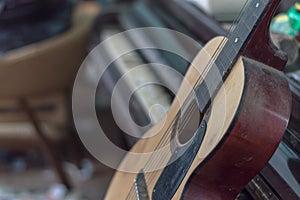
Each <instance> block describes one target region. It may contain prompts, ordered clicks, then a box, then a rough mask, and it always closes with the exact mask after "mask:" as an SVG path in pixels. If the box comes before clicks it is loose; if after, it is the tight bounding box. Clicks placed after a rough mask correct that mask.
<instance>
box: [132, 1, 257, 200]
mask: <svg viewBox="0 0 300 200" xmlns="http://www.w3.org/2000/svg"><path fill="white" fill-rule="evenodd" d="M248 2H249V0H248V1H247V3H246V4H245V5H244V6H243V8H242V11H241V13H240V14H239V16H238V17H237V18H236V19H235V21H234V22H233V24H232V25H231V27H230V29H229V31H228V33H227V36H229V34H230V33H231V32H232V30H234V25H235V24H236V22H237V21H239V20H240V19H241V16H242V13H243V11H245V8H246V5H247V4H248ZM254 2H255V1H252V4H253V3H254ZM227 38H228V37H227ZM227 38H226V37H224V38H223V39H222V41H221V42H220V44H219V45H218V48H217V50H216V51H215V52H214V54H213V56H212V57H211V59H210V61H209V63H208V64H207V65H206V67H205V68H204V71H203V72H204V73H202V74H201V75H200V77H199V78H198V80H197V81H196V84H195V86H198V84H199V83H200V82H203V81H205V78H204V79H203V77H205V76H203V74H207V73H208V71H209V70H210V69H211V66H212V65H211V64H212V63H213V62H214V61H215V59H216V58H217V57H218V56H219V54H220V53H221V51H222V49H221V48H220V47H224V45H225V44H226V42H230V43H231V44H232V41H230V40H228V39H227ZM233 47H234V46H233ZM227 58H229V57H228V55H227ZM229 59H230V58H229ZM219 64H223V63H219ZM222 67H223V70H225V69H224V65H223V66H222ZM195 86H194V87H193V89H195ZM191 93H192V92H191ZM187 100H190V99H189V96H188V98H187V99H186V101H185V102H189V101H187ZM195 105H197V104H195ZM195 105H193V106H192V107H191V109H195V107H194V106H195ZM187 111H189V112H188V114H187V115H186V116H185V118H184V120H183V121H184V123H182V124H184V126H186V121H188V119H189V118H190V117H191V115H192V114H193V113H192V112H190V109H188V110H187ZM187 111H186V112H187ZM179 112H180V110H179V111H178V112H177V114H176V116H177V115H178V113H179ZM176 121H177V118H176V117H175V118H174V119H173V120H172V122H171V125H169V127H168V129H167V132H166V133H167V134H165V135H164V137H162V140H160V142H159V143H158V145H157V146H156V148H155V150H157V149H159V148H161V147H162V146H165V145H166V144H168V143H169V139H170V138H169V136H170V134H172V130H174V123H175V122H176ZM166 140H167V141H168V142H167V143H165V142H166ZM161 158H162V159H165V158H163V157H161ZM150 160H152V159H151V157H150V159H149V160H148V162H147V163H146V165H145V166H147V165H149V164H151V162H149V161H150ZM157 163H160V162H153V164H156V165H157ZM153 167H155V166H153ZM150 169H151V166H150ZM152 169H155V168H152ZM153 173H155V172H153ZM151 174H152V173H151ZM153 178H155V175H154V176H148V178H147V180H148V181H147V182H148V183H152V181H153ZM132 189H134V185H133V186H132V188H131V190H132ZM131 190H130V191H131ZM131 193H132V194H133V197H136V196H135V193H133V192H129V195H130V194H131ZM128 197H130V196H128ZM127 199H128V198H127Z"/></svg>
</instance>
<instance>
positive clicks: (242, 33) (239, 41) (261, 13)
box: [195, 0, 280, 113]
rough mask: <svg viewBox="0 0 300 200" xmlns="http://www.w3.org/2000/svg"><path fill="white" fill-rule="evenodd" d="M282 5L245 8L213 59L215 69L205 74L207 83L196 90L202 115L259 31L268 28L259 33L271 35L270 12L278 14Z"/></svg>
mask: <svg viewBox="0 0 300 200" xmlns="http://www.w3.org/2000/svg"><path fill="white" fill-rule="evenodd" d="M279 2H280V0H252V1H250V2H248V4H247V5H246V6H245V8H244V11H243V13H242V15H241V16H240V18H239V19H238V22H237V23H236V26H235V28H234V29H233V30H232V31H231V32H230V33H229V35H228V37H227V40H226V42H225V41H224V44H223V46H221V47H220V51H219V52H218V54H217V57H215V58H214V57H213V58H212V59H211V60H212V61H213V63H214V65H213V67H211V68H210V69H209V70H208V72H207V74H205V75H204V76H205V77H204V81H203V82H202V83H201V84H199V85H198V86H197V88H196V89H195V94H196V95H197V99H198V104H199V108H200V111H201V112H203V113H204V112H205V110H206V109H207V108H208V107H209V105H210V102H211V99H212V97H213V96H214V95H215V93H216V92H217V91H218V89H219V87H220V85H221V84H222V83H223V82H224V80H225V79H226V78H227V76H228V74H229V73H230V71H231V68H232V67H233V65H234V63H235V62H236V60H237V58H238V57H239V56H240V55H241V54H242V52H246V50H245V49H246V48H247V46H248V45H249V43H250V42H251V41H253V40H255V39H253V37H255V33H257V32H258V31H257V29H264V30H259V31H261V32H263V33H267V34H269V24H266V25H265V23H264V22H265V20H266V19H265V16H266V13H270V12H274V7H277V6H278V4H279ZM263 37H268V35H263ZM265 40H268V39H265ZM256 45H257V44H256ZM267 45H269V44H267ZM200 91H201V92H200Z"/></svg>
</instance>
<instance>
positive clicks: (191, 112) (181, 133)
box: [176, 100, 203, 145]
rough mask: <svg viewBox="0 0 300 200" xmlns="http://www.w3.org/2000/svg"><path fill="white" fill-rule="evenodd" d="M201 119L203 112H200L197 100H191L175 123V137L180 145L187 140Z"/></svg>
mask: <svg viewBox="0 0 300 200" xmlns="http://www.w3.org/2000/svg"><path fill="white" fill-rule="evenodd" d="M202 119H203V114H202V113H201V112H200V110H199V108H198V105H197V101H196V100H192V101H191V102H190V103H189V104H188V106H187V109H184V110H183V115H182V116H181V117H180V119H179V120H178V124H177V134H176V135H177V139H178V142H179V144H180V145H184V144H186V143H187V142H189V141H190V140H191V139H192V138H193V136H194V134H195V133H196V131H197V129H198V128H199V126H200V123H201V121H202Z"/></svg>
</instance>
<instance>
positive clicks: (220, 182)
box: [105, 37, 290, 199]
mask: <svg viewBox="0 0 300 200" xmlns="http://www.w3.org/2000/svg"><path fill="white" fill-rule="evenodd" d="M222 41H223V38H220V37H219V38H216V39H213V40H212V41H210V42H209V43H208V44H207V45H206V46H205V47H204V49H203V50H201V51H200V53H199V54H198V55H197V57H196V58H195V60H194V61H193V64H192V65H191V66H193V67H190V69H189V71H188V72H187V75H186V77H185V78H186V80H188V81H187V82H188V83H189V84H190V85H192V86H195V85H196V84H197V80H198V79H199V77H200V76H201V73H202V71H204V70H205V67H206V66H207V63H209V60H210V56H208V55H213V53H214V52H215V51H216V49H218V48H220V44H221V42H222ZM190 92H191V90H190V89H189V87H187V85H185V84H184V83H183V85H182V86H181V88H180V90H179V92H178V94H177V98H181V99H186V98H187V94H189V93H190ZM179 110H180V104H179V102H178V101H174V103H173V104H172V106H171V108H170V111H169V112H168V114H167V116H166V118H165V120H163V121H162V122H160V123H158V124H157V125H156V126H154V127H153V128H152V129H151V130H150V131H149V132H147V133H146V136H148V135H149V136H150V135H155V136H154V137H150V138H149V139H141V140H140V141H139V142H138V143H137V144H136V145H135V146H134V147H133V149H132V150H131V152H132V153H143V152H151V151H154V149H155V147H156V145H157V144H158V143H159V141H161V139H162V138H163V137H164V135H165V132H166V131H167V127H169V126H170V124H171V123H172V121H173V119H174V118H175V117H176V113H177V112H178V111H179ZM289 112H290V94H289V88H288V84H287V82H286V80H285V78H284V77H283V75H282V73H281V72H278V71H276V70H274V69H271V68H268V67H266V66H264V65H262V64H260V63H257V62H255V61H253V60H250V59H247V58H244V57H240V58H239V59H238V61H237V62H236V64H235V66H234V67H233V69H232V71H231V73H230V74H229V76H228V78H227V79H226V81H225V82H224V85H223V86H222V87H221V89H220V90H219V92H218V94H217V95H216V97H215V98H214V101H213V102H212V106H211V110H210V116H209V119H208V121H207V129H206V134H205V136H204V138H203V141H202V144H201V147H200V149H199V151H198V153H197V156H196V157H195V159H194V160H193V163H192V165H191V167H190V168H189V170H188V172H187V174H186V175H185V177H184V179H183V180H182V182H181V183H180V185H179V187H178V188H177V190H176V193H175V195H174V196H173V197H172V199H181V198H182V197H183V199H199V198H200V199H201V198H203V199H233V198H234V197H235V196H236V195H237V194H238V192H239V191H240V190H241V189H242V188H243V187H244V186H245V185H246V184H247V183H248V182H249V181H250V180H251V178H252V177H254V176H255V175H256V174H257V173H258V172H259V170H260V169H261V168H262V167H263V166H264V165H265V164H266V162H267V161H268V160H269V159H270V157H271V155H272V154H273V152H274V151H275V149H276V147H277V145H278V144H279V142H280V139H281V137H282V135H283V133H284V130H285V128H286V126H287V122H288V118H289ZM167 161H168V160H164V161H162V163H167ZM146 163H147V160H144V159H143V158H142V159H136V160H135V159H132V158H130V157H129V156H126V157H125V159H124V160H123V162H122V163H121V165H120V169H126V168H129V167H133V166H134V167H135V168H136V169H135V170H136V171H138V170H139V169H143V168H145V164H146ZM163 170H164V168H161V169H158V170H156V171H153V172H149V173H146V174H145V175H146V176H145V183H146V185H147V190H148V195H149V199H152V193H153V190H154V187H155V184H156V182H157V181H158V180H159V178H160V176H161V174H162V172H163ZM148 175H151V179H150V178H148ZM136 177H137V174H135V173H128V172H122V171H117V172H116V174H115V176H114V178H113V180H112V182H111V184H110V187H109V190H108V191H107V194H106V198H105V199H131V198H128V197H130V196H131V197H132V199H137V197H136V196H135V195H137V194H136V191H135V190H133V191H132V188H133V186H134V180H135V179H136ZM153 180H154V181H153ZM130 193H133V194H130ZM162 199H165V198H162Z"/></svg>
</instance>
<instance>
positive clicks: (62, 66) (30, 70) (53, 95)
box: [0, 2, 99, 188]
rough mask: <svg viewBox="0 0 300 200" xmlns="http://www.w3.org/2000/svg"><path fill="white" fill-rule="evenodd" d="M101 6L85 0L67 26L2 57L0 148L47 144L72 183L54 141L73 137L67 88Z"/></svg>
mask: <svg viewBox="0 0 300 200" xmlns="http://www.w3.org/2000/svg"><path fill="white" fill-rule="evenodd" d="M98 10H99V7H98V4H95V3H91V2H85V3H81V4H79V6H77V8H76V9H75V11H74V16H73V18H72V19H73V20H72V26H71V27H70V29H69V30H67V31H66V32H64V33H62V34H60V35H59V36H56V37H54V38H51V39H48V40H45V41H43V42H39V43H35V44H32V45H29V46H25V47H22V48H19V49H16V50H13V51H10V52H7V53H6V54H5V55H4V56H3V57H1V58H0V149H10V150H13V149H21V150H24V149H28V148H33V147H34V148H41V149H43V150H44V151H45V153H46V154H47V156H48V158H49V161H50V163H51V164H52V166H53V168H54V169H55V171H56V172H57V174H58V176H59V177H60V179H61V181H62V183H63V184H65V185H66V187H68V188H70V187H71V184H70V182H69V180H68V178H67V176H66V174H65V173H64V170H63V168H62V162H61V155H59V153H57V152H56V150H55V148H54V145H53V144H55V143H59V142H63V141H64V139H66V138H68V137H70V135H68V134H70V110H68V109H70V108H71V105H70V104H71V102H70V101H68V100H67V99H68V94H70V89H71V87H72V84H73V81H74V78H75V76H76V73H77V70H78V68H79V67H80V65H81V63H82V61H83V59H84V58H85V56H86V54H87V51H86V46H87V42H88V40H89V34H90V30H91V27H92V24H93V19H94V17H95V15H96V14H97V13H98ZM33 31H34V30H33Z"/></svg>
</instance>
